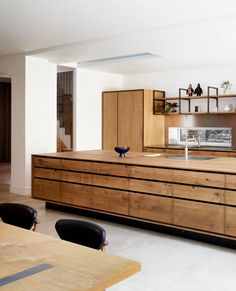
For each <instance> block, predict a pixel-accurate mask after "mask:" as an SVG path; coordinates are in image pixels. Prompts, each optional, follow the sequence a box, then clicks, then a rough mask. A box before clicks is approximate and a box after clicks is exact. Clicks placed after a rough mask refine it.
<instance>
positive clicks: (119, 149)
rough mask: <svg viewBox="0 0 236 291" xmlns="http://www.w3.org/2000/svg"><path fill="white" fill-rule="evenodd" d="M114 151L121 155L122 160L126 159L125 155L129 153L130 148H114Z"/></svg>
mask: <svg viewBox="0 0 236 291" xmlns="http://www.w3.org/2000/svg"><path fill="white" fill-rule="evenodd" d="M114 150H115V151H116V152H117V153H118V154H119V157H120V158H124V157H125V153H127V152H128V151H129V147H127V146H125V147H114Z"/></svg>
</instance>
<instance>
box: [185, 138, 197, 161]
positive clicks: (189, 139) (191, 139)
mask: <svg viewBox="0 0 236 291" xmlns="http://www.w3.org/2000/svg"><path fill="white" fill-rule="evenodd" d="M189 141H195V142H198V146H199V147H200V138H198V139H196V138H187V139H186V140H185V148H184V156H185V160H188V142H189Z"/></svg>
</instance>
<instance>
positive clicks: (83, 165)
mask: <svg viewBox="0 0 236 291" xmlns="http://www.w3.org/2000/svg"><path fill="white" fill-rule="evenodd" d="M61 163H62V168H63V169H64V170H71V171H80V172H86V173H94V174H104V175H114V176H126V177H127V176H128V175H129V169H128V166H126V165H117V164H107V163H95V162H86V161H74V160H62V162H61Z"/></svg>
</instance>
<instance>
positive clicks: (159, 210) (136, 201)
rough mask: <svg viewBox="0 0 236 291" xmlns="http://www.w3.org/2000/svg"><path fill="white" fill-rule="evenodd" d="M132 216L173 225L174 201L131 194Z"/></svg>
mask: <svg viewBox="0 0 236 291" xmlns="http://www.w3.org/2000/svg"><path fill="white" fill-rule="evenodd" d="M130 216H133V217H139V218H145V219H147V220H153V221H160V222H166V223H171V222H172V199H171V198H166V197H158V196H152V195H145V194H135V193H131V194H130Z"/></svg>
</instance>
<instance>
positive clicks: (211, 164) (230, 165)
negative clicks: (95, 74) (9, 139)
mask: <svg viewBox="0 0 236 291" xmlns="http://www.w3.org/2000/svg"><path fill="white" fill-rule="evenodd" d="M34 156H43V157H51V158H63V159H74V160H84V161H90V160H91V161H96V162H104V163H115V164H127V165H140V166H149V167H159V168H169V169H185V170H197V171H204V172H206V171H207V172H217V173H229V174H236V158H229V157H214V158H213V159H210V160H184V159H176V158H174V157H173V158H172V157H168V158H163V157H161V156H155V155H152V154H148V153H147V152H131V151H130V152H128V153H126V157H125V158H120V157H119V155H118V154H117V153H116V152H114V151H108V150H89V151H71V152H58V153H47V154H35V155H34Z"/></svg>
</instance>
